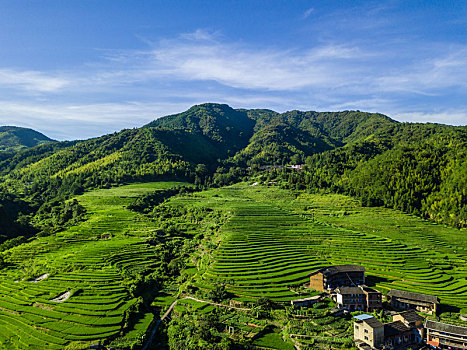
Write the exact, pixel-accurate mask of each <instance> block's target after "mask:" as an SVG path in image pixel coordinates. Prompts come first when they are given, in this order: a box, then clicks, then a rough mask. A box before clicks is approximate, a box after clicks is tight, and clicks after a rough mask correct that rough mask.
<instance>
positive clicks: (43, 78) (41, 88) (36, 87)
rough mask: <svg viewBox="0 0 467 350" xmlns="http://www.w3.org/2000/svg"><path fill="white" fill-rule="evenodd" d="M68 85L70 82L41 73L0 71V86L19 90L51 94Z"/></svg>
mask: <svg viewBox="0 0 467 350" xmlns="http://www.w3.org/2000/svg"><path fill="white" fill-rule="evenodd" d="M69 83H70V81H68V80H67V79H65V78H63V77H58V76H52V75H47V74H46V73H43V72H38V71H20V70H12V69H0V84H1V85H3V86H8V87H13V88H17V89H21V90H27V91H36V92H53V91H57V90H59V89H61V88H63V87H65V86H66V85H68V84H69Z"/></svg>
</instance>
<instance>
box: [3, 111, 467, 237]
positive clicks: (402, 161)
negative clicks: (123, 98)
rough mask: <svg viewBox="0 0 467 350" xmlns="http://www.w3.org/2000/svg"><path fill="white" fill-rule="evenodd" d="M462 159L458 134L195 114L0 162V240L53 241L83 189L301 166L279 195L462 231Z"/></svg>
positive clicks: (308, 115)
mask: <svg viewBox="0 0 467 350" xmlns="http://www.w3.org/2000/svg"><path fill="white" fill-rule="evenodd" d="M466 150H467V128H466V127H454V126H447V125H437V124H411V123H399V122H396V121H394V120H392V119H390V118H388V117H386V116H384V115H381V114H377V113H365V112H360V111H344V112H326V113H320V112H301V111H290V112H286V113H277V112H274V111H270V110H265V109H264V110H261V109H255V110H245V109H238V110H236V109H232V108H231V107H229V106H227V105H220V104H203V105H198V106H194V107H192V108H190V109H189V110H188V111H186V112H183V113H179V114H174V115H170V116H167V117H163V118H160V119H157V120H155V121H153V122H151V123H149V124H147V125H145V126H144V127H142V128H139V129H131V130H122V131H120V132H116V133H113V134H109V135H105V136H102V137H98V138H94V139H89V140H84V141H73V142H54V143H47V144H44V145H39V146H37V147H34V148H29V149H26V150H23V151H21V152H16V153H15V154H14V155H11V156H9V157H7V158H6V159H3V160H2V161H0V177H1V180H2V181H1V185H0V186H1V188H0V189H1V193H2V194H5V195H6V194H8V196H12V197H8V198H7V197H3V198H0V202H1V203H0V204H3V205H4V207H5V208H8V210H9V211H8V213H9V214H8V215H10V216H11V215H13V216H15V217H14V220H12V221H11V220H10V221H11V223H10V224H8V225H6V226H5V227H10V228H11V229H6V231H9V232H11V234H9V233H8V232H6V233H3V234H4V235H5V236H12V235H16V234H17V231H18V227H19V226H18V225H19V224H20V222H21V225H23V226H22V227H26V226H28V224H32V225H34V226H35V227H36V229H38V230H41V231H42V232H49V231H50V230H52V231H53V230H54V229H58V226H57V223H58V222H60V223H61V224H66V223H63V220H61V219H60V220H59V219H57V218H58V217H64V215H63V213H62V212H61V210H62V209H60V208H64V207H65V206H64V201H65V200H66V199H67V198H69V197H70V196H72V195H74V194H79V193H81V192H83V191H84V190H88V189H91V188H98V187H109V186H112V185H116V184H121V183H126V182H132V181H148V180H157V179H163V178H179V179H185V180H189V181H194V182H195V183H196V184H201V185H207V186H209V185H223V184H228V183H231V182H234V181H239V180H241V179H243V178H244V176H247V175H248V171H247V168H248V167H252V168H253V170H251V171H256V170H255V169H258V166H259V165H273V164H298V163H306V167H305V169H304V171H302V172H296V171H287V170H282V171H281V172H280V174H279V175H277V174H276V175H277V176H280V177H281V178H282V179H283V180H284V181H285V183H286V184H287V186H292V187H294V186H295V187H298V188H308V189H309V190H311V191H315V190H323V189H324V190H328V191H337V192H342V193H348V194H352V195H354V196H356V197H358V198H360V199H361V201H362V203H364V204H365V205H385V206H388V207H393V208H397V209H401V210H404V211H406V212H410V213H414V214H417V215H420V216H423V217H426V218H430V219H433V220H436V221H438V222H443V223H447V224H450V225H454V226H459V227H461V226H466V225H467V213H466V209H465V208H466V207H467V205H466V204H467V203H466V201H467V194H466V189H467V183H466V179H467V173H466V172H467V163H466ZM251 171H250V173H251ZM276 173H277V172H276ZM18 201H20V202H18ZM24 205H26V207H27V208H26V209H25V208H24ZM20 207H21V208H20ZM53 208H55V209H53ZM65 216H66V217H68V216H67V215H65ZM17 219H20V220H19V221H18V220H17ZM28 227H29V226H28ZM30 232H32V230H30Z"/></svg>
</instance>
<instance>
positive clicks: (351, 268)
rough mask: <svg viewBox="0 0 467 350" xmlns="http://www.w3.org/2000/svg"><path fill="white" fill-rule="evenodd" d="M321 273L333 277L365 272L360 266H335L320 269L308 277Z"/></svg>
mask: <svg viewBox="0 0 467 350" xmlns="http://www.w3.org/2000/svg"><path fill="white" fill-rule="evenodd" d="M319 272H321V273H322V274H323V275H334V274H336V273H340V272H365V268H364V267H363V266H360V265H335V266H327V267H323V268H322V269H319V270H316V271H313V272H312V273H311V274H310V275H314V274H316V273H319Z"/></svg>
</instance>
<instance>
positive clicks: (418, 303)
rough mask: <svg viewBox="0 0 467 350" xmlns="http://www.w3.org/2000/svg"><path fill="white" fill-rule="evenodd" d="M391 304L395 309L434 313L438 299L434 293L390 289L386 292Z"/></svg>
mask: <svg viewBox="0 0 467 350" xmlns="http://www.w3.org/2000/svg"><path fill="white" fill-rule="evenodd" d="M388 297H389V298H390V300H391V305H392V307H393V308H395V309H396V310H410V309H414V310H417V311H420V312H425V313H427V314H430V315H432V314H436V311H437V308H438V305H439V299H438V297H436V296H434V295H429V294H421V293H414V292H407V291H405V290H399V289H391V290H390V291H389V293H388Z"/></svg>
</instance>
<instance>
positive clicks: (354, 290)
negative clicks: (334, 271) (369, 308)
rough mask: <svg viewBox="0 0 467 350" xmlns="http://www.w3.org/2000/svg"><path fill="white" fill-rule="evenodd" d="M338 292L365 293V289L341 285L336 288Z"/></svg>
mask: <svg viewBox="0 0 467 350" xmlns="http://www.w3.org/2000/svg"><path fill="white" fill-rule="evenodd" d="M336 292H337V293H338V294H365V293H363V290H361V289H360V288H358V287H339V288H336Z"/></svg>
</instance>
